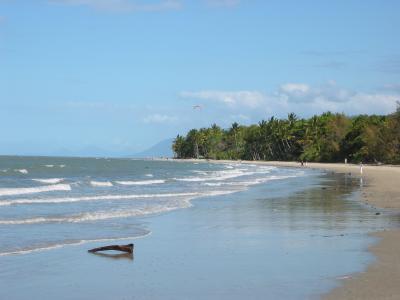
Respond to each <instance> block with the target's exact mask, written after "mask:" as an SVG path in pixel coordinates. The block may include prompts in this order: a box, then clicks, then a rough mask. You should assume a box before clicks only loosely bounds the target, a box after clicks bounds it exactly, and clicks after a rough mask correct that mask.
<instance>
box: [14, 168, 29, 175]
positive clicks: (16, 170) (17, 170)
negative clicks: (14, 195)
mask: <svg viewBox="0 0 400 300" xmlns="http://www.w3.org/2000/svg"><path fill="white" fill-rule="evenodd" d="M14 171H15V172H19V173H21V174H28V170H27V169H15V170H14Z"/></svg>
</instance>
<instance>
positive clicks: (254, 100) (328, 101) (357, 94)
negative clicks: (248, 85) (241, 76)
mask: <svg viewBox="0 0 400 300" xmlns="http://www.w3.org/2000/svg"><path fill="white" fill-rule="evenodd" d="M180 95H181V97H183V98H185V99H188V100H196V101H197V103H199V102H200V104H201V101H202V100H204V101H209V102H211V101H213V102H214V103H219V104H220V105H218V106H217V105H215V106H214V107H212V110H213V111H214V112H215V113H216V114H217V115H220V116H221V120H220V122H224V121H228V120H229V119H231V118H230V117H231V116H235V119H240V117H239V116H240V115H243V116H246V118H243V120H245V119H251V120H252V121H257V120H260V119H262V118H267V117H269V116H278V117H283V116H285V115H286V114H288V113H290V112H294V113H296V114H298V115H300V116H304V117H308V116H311V115H313V114H320V113H322V112H326V111H331V112H339V113H341V112H344V113H346V114H349V115H355V114H388V113H392V112H394V111H395V110H396V101H398V100H399V99H400V91H396V90H383V91H382V90H381V91H374V92H361V91H354V90H351V89H346V88H343V87H340V86H338V85H337V84H336V82H334V81H329V82H328V83H326V84H322V85H319V86H311V85H308V84H304V83H287V84H282V85H281V86H280V87H279V88H278V89H277V90H276V91H274V92H271V93H262V92H260V91H238V92H237V91H207V90H205V91H198V92H182V93H181V94H180ZM207 107H208V108H209V107H210V105H208V106H207ZM227 109H229V112H230V113H229V115H226V110H227ZM209 112H210V110H209ZM223 118H224V119H223Z"/></svg>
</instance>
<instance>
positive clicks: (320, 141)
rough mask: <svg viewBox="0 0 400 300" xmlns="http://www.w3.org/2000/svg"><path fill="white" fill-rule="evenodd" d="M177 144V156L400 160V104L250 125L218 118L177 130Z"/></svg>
mask: <svg viewBox="0 0 400 300" xmlns="http://www.w3.org/2000/svg"><path fill="white" fill-rule="evenodd" d="M172 149H173V151H174V153H175V157H176V158H209V159H235V160H236V159H245V160H285V161H293V160H295V161H315V162H338V161H343V160H344V159H347V160H348V161H349V162H354V163H358V162H366V163H376V162H382V163H400V106H398V108H397V111H396V112H395V113H393V114H390V115H385V116H380V115H358V116H354V117H348V116H346V115H344V114H339V113H335V114H334V113H331V112H326V113H323V114H321V115H314V116H313V117H311V118H309V119H301V118H298V117H297V116H296V115H295V114H294V113H291V114H289V115H288V116H287V118H285V119H277V118H274V117H271V118H270V119H268V120H262V121H260V122H259V123H258V124H253V125H250V126H243V125H239V124H238V123H236V122H235V123H233V124H232V126H231V127H230V128H227V129H222V128H221V127H219V126H217V125H216V124H213V125H212V126H211V127H209V128H201V129H192V130H190V131H189V132H188V133H187V135H186V136H181V135H178V136H177V137H176V139H175V140H174V143H173V145H172Z"/></svg>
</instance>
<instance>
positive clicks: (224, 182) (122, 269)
mask: <svg viewBox="0 0 400 300" xmlns="http://www.w3.org/2000/svg"><path fill="white" fill-rule="evenodd" d="M365 185H368V182H366V181H364V182H360V181H359V180H358V179H357V178H355V177H352V176H351V175H348V174H347V175H344V174H333V173H331V172H325V171H318V170H311V169H307V168H298V169H296V168H278V167H271V166H266V165H255V164H251V163H249V164H240V163H225V164H223V163H220V164H214V163H213V164H211V163H208V162H199V163H196V162H195V163H193V162H176V161H151V160H133V159H108V158H98V159H96V158H45V157H0V298H1V299H3V298H4V299H32V298H35V299H52V298H56V297H57V299H90V298H96V299H110V298H112V299H174V300H175V299H246V298H248V299H318V298H319V297H320V296H321V295H322V294H324V293H326V292H327V291H329V290H330V289H332V288H333V287H335V286H337V285H338V283H339V282H340V281H341V280H343V279H345V278H348V277H349V276H352V274H353V273H354V272H360V271H362V270H364V269H365V268H366V267H367V265H368V264H369V263H371V262H372V261H373V257H372V255H371V254H369V253H368V252H367V247H368V246H369V245H371V243H372V242H374V239H373V238H371V237H370V236H368V233H370V232H373V231H377V230H382V229H385V228H389V227H392V226H397V227H398V226H399V219H398V216H396V215H393V214H391V213H390V212H385V211H379V212H380V214H379V215H377V214H376V212H377V211H376V209H373V208H371V207H368V206H367V205H364V204H362V203H360V202H359V201H357V194H358V193H362V189H363V187H364V186H365ZM138 238H141V239H138ZM135 239H137V240H135ZM117 240H121V243H123V242H124V241H125V240H126V241H129V242H132V240H134V241H133V242H134V243H135V254H134V256H126V255H125V254H122V255H121V254H119V255H109V254H102V255H93V254H88V253H87V249H89V248H92V247H97V246H101V245H104V244H108V243H113V244H114V243H118V242H116V241H117ZM104 274H107V276H104Z"/></svg>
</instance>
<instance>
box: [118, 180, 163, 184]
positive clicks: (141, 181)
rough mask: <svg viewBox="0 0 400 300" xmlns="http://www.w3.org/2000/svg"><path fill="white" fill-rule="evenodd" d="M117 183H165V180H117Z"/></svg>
mask: <svg viewBox="0 0 400 300" xmlns="http://www.w3.org/2000/svg"><path fill="white" fill-rule="evenodd" d="M115 183H118V184H120V185H151V184H160V183H165V180H162V179H159V180H140V181H115Z"/></svg>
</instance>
